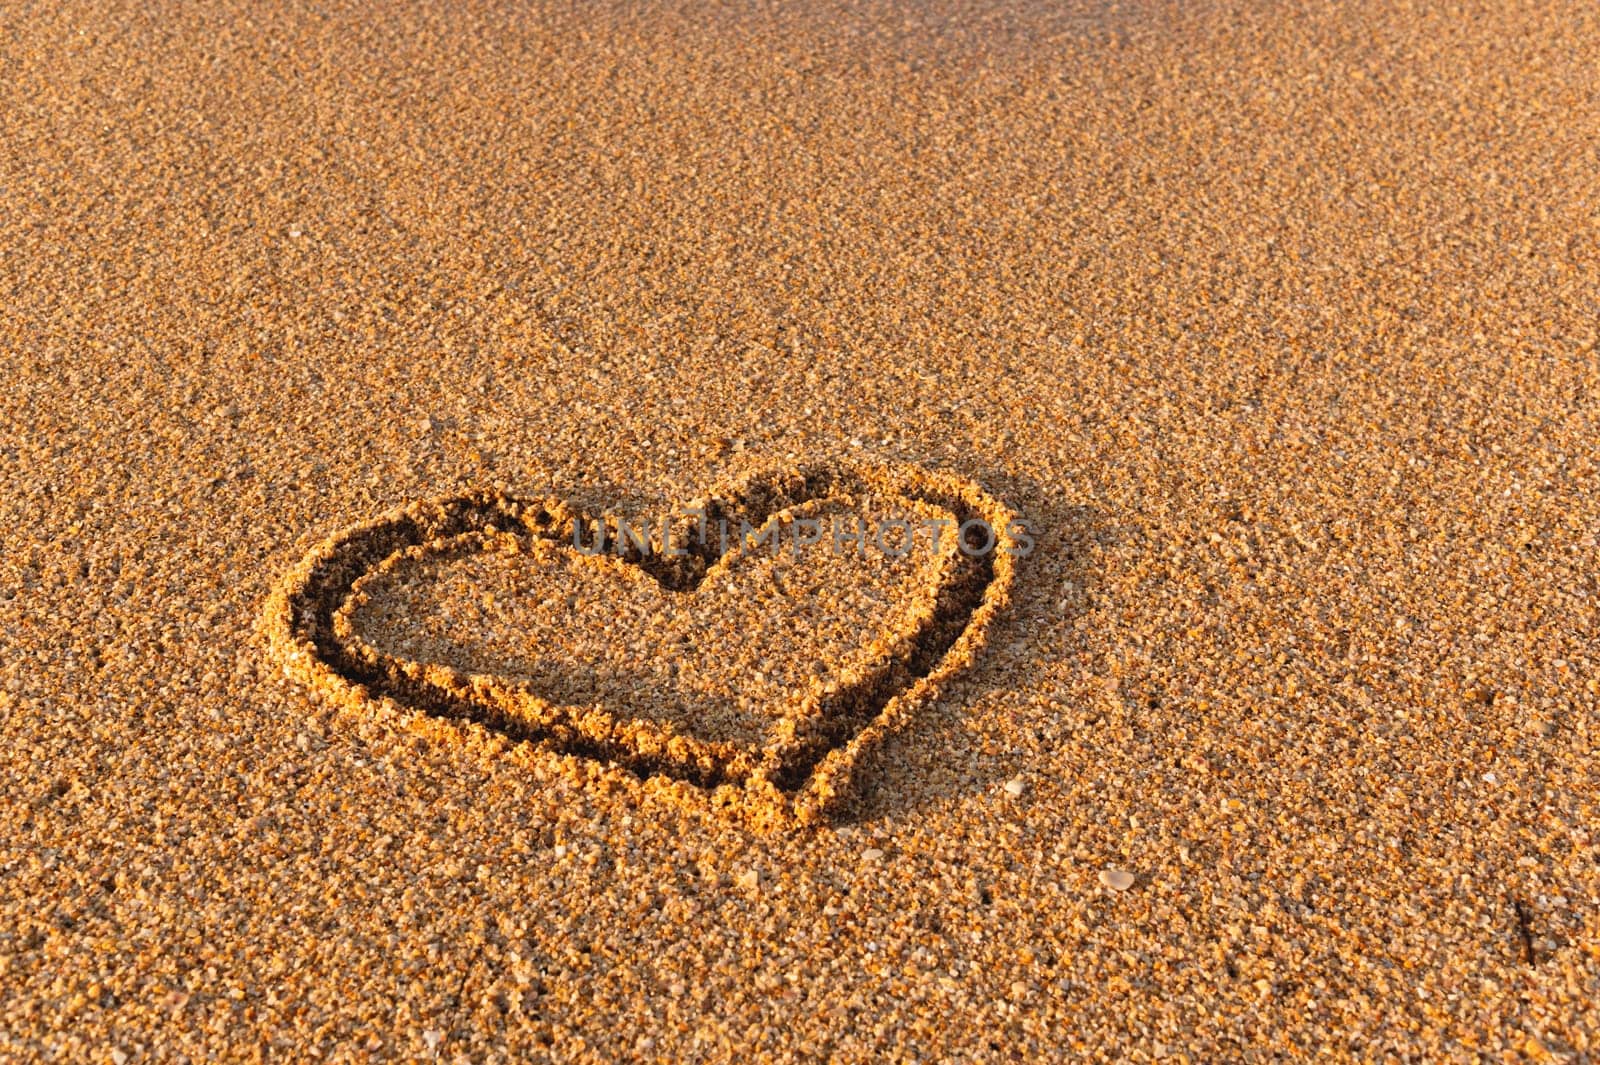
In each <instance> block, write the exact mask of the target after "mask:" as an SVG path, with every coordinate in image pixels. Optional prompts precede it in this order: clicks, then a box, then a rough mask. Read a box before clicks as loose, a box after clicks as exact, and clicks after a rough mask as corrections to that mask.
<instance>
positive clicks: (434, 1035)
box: [422, 1028, 444, 1054]
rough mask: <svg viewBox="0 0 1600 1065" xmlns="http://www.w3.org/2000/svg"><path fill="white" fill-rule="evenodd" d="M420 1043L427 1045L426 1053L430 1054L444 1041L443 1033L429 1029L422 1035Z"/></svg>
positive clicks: (435, 1029)
mask: <svg viewBox="0 0 1600 1065" xmlns="http://www.w3.org/2000/svg"><path fill="white" fill-rule="evenodd" d="M422 1041H423V1043H425V1044H426V1045H427V1047H428V1052H429V1053H430V1054H431V1053H433V1052H434V1051H435V1050H438V1049H439V1044H440V1043H442V1042H443V1041H444V1033H443V1032H441V1031H439V1030H438V1029H437V1028H429V1029H428V1030H427V1031H426V1032H423V1033H422Z"/></svg>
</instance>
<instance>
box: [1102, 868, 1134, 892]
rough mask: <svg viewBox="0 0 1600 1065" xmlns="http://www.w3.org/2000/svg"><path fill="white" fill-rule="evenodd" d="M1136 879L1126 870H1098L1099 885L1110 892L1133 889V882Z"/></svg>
mask: <svg viewBox="0 0 1600 1065" xmlns="http://www.w3.org/2000/svg"><path fill="white" fill-rule="evenodd" d="M1136 879H1138V878H1137V877H1135V876H1134V875H1133V874H1132V873H1130V872H1128V871H1127V870H1126V869H1102V870H1100V883H1102V884H1104V885H1105V886H1106V887H1108V888H1110V889H1111V890H1112V891H1127V890H1128V889H1129V888H1131V887H1133V882H1134V881H1135V880H1136Z"/></svg>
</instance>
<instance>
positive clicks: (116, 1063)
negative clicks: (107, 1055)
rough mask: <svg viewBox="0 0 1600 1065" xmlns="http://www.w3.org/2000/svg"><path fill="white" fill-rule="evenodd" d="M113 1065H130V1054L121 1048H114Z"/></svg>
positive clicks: (112, 1052)
mask: <svg viewBox="0 0 1600 1065" xmlns="http://www.w3.org/2000/svg"><path fill="white" fill-rule="evenodd" d="M111 1065H128V1052H127V1051H126V1050H123V1049H122V1048H121V1047H112V1048H111Z"/></svg>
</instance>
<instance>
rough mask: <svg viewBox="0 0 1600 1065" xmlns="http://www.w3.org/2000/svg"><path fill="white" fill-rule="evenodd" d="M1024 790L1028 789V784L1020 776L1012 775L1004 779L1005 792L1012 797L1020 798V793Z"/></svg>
mask: <svg viewBox="0 0 1600 1065" xmlns="http://www.w3.org/2000/svg"><path fill="white" fill-rule="evenodd" d="M1026 790H1028V785H1027V784H1025V783H1024V782H1023V780H1022V778H1021V777H1012V778H1011V779H1010V780H1008V781H1006V794H1007V795H1009V796H1011V797H1012V798H1013V799H1020V798H1022V793H1023V792H1024V791H1026Z"/></svg>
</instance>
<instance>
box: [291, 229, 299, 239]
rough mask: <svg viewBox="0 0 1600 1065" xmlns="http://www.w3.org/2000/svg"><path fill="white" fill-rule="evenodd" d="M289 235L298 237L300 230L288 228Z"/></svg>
mask: <svg viewBox="0 0 1600 1065" xmlns="http://www.w3.org/2000/svg"><path fill="white" fill-rule="evenodd" d="M289 235H290V236H291V237H298V236H299V235H300V231H299V230H298V229H291V230H289Z"/></svg>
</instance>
